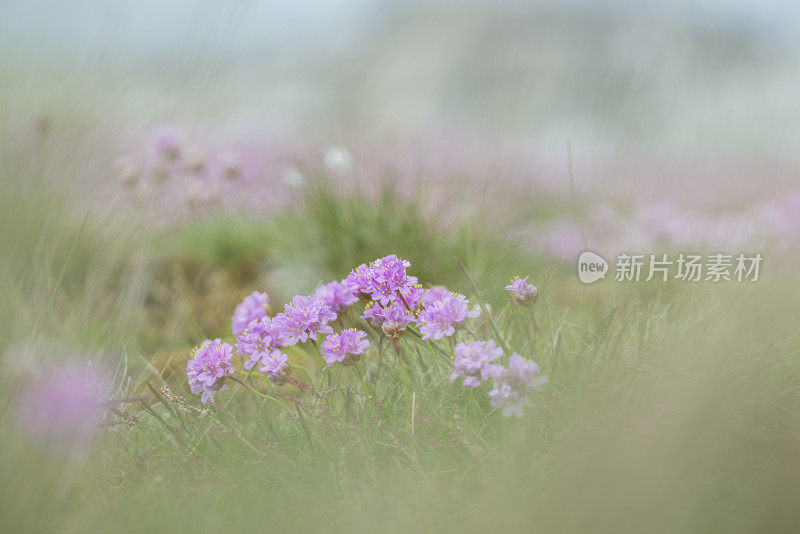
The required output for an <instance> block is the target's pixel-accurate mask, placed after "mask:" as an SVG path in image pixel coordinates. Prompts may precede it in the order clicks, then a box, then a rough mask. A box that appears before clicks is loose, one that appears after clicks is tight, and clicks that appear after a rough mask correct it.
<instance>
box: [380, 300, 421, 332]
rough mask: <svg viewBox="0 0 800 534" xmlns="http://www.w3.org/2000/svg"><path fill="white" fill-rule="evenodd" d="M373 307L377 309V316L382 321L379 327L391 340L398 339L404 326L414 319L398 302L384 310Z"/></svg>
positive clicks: (404, 328) (403, 330)
mask: <svg viewBox="0 0 800 534" xmlns="http://www.w3.org/2000/svg"><path fill="white" fill-rule="evenodd" d="M375 307H376V308H379V312H378V315H379V316H380V318H381V319H383V321H382V325H381V328H382V329H383V333H384V334H385V335H386V337H388V338H389V339H392V340H396V339H400V336H402V335H403V332H405V330H406V326H408V325H409V324H410V323H413V322H414V320H415V319H416V318H415V317H414V315H412V314H411V313H410V312H409V311H408V310H407V309H406V307H405V305H404V304H402V303H401V302H399V301H394V302H392V303H391V304H389V306H387V307H386V308H381V307H380V306H379V305H376V306H375Z"/></svg>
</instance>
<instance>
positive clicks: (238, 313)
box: [233, 291, 269, 336]
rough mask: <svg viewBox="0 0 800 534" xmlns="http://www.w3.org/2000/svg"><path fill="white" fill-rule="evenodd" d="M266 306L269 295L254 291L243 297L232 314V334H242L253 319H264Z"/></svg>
mask: <svg viewBox="0 0 800 534" xmlns="http://www.w3.org/2000/svg"><path fill="white" fill-rule="evenodd" d="M268 304H269V295H267V294H266V293H259V292H258V291H254V292H253V293H251V294H250V295H248V296H247V297H245V299H244V300H243V301H242V302H241V304H239V305H238V306H236V310H234V312H233V334H234V335H236V336H238V335H239V334H241V333H242V332H244V329H245V328H247V325H248V324H250V321H252V320H253V319H261V318H262V317H266V315H267V305H268Z"/></svg>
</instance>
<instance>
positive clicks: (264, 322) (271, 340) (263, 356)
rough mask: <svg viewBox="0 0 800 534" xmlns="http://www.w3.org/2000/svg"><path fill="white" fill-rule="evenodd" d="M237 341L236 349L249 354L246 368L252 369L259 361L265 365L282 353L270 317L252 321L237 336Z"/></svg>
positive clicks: (245, 364) (246, 354)
mask: <svg viewBox="0 0 800 534" xmlns="http://www.w3.org/2000/svg"><path fill="white" fill-rule="evenodd" d="M236 342H237V344H236V351H237V352H238V353H239V354H243V355H245V356H247V361H245V362H244V368H245V369H252V368H253V366H254V365H255V364H257V363H258V364H261V366H262V367H263V366H264V365H266V363H267V362H268V361H269V360H271V359H273V358H275V357H277V356H279V355H280V354H282V353H281V351H280V349H278V348H277V345H278V337H277V335H276V334H275V332H274V326H273V324H272V319H270V318H269V317H262V318H261V319H253V320H252V321H250V324H249V325H247V328H245V329H244V332H242V333H241V334H239V336H238V337H237V338H236Z"/></svg>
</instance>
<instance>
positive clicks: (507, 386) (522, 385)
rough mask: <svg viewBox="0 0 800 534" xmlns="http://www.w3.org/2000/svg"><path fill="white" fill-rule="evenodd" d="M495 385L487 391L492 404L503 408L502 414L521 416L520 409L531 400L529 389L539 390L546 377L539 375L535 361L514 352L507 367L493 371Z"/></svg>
mask: <svg viewBox="0 0 800 534" xmlns="http://www.w3.org/2000/svg"><path fill="white" fill-rule="evenodd" d="M494 379H495V380H496V382H495V387H494V389H492V390H491V391H490V392H489V397H490V398H491V399H492V401H491V402H492V406H494V407H495V408H500V407H502V408H503V416H504V417H511V416H512V415H516V416H517V417H521V416H522V409H523V408H524V407H525V406H526V405H528V404H529V403H530V402H531V400H530V397H529V394H530V392H531V391H541V390H542V386H544V385H545V384H546V383H547V377H546V376H541V375H539V366H538V365H536V362H527V361H525V360H524V359H523V358H522V356H520V355H519V354H517V353H516V352H515V353H514V354H512V355H511V357H510V358H509V359H508V367H507V368H505V369H501V370H500V371H499V372H496V373H494Z"/></svg>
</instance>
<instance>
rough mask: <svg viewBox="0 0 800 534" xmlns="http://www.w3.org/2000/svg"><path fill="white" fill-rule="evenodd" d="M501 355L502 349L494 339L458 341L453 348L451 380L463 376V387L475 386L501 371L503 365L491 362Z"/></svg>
mask: <svg viewBox="0 0 800 534" xmlns="http://www.w3.org/2000/svg"><path fill="white" fill-rule="evenodd" d="M502 355H503V349H502V348H500V347H498V346H497V345H496V344H495V342H494V340H491V339H490V340H489V341H472V342H471V343H459V344H458V345H456V350H455V360H454V364H455V369H454V370H453V374H451V375H450V381H451V382H453V381H454V380H455V379H456V378H458V377H459V376H463V377H464V383H463V385H464V387H466V388H476V387H478V386H480V385H481V382H482V381H483V380H486V379H488V378H493V377H494V376H495V375H499V373H500V372H502V370H503V367H502V366H500V365H496V364H492V363H491V362H493V361H494V360H496V359H497V358H499V357H501V356H502Z"/></svg>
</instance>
